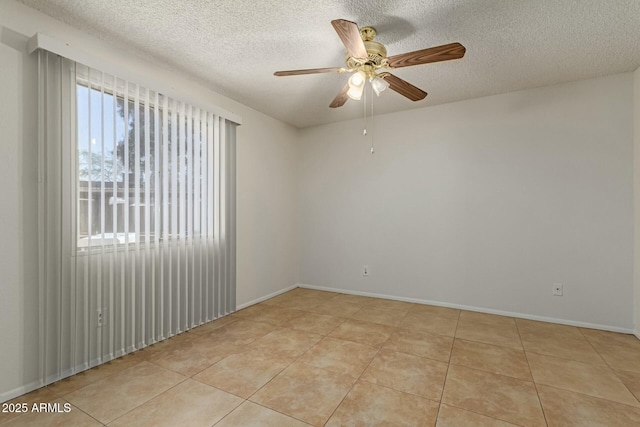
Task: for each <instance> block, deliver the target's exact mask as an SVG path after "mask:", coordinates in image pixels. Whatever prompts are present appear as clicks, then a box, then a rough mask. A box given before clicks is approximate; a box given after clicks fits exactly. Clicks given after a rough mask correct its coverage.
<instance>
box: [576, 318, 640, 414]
mask: <svg viewBox="0 0 640 427" xmlns="http://www.w3.org/2000/svg"><path fill="white" fill-rule="evenodd" d="M577 329H578V331H579V332H580V335H582V337H583V338H584V339H585V340H587V342H588V343H589V345H590V346H591V348H593V350H594V351H595V352H596V353H598V356H600V358H601V359H602V360H603V361H604V363H605V364H606V365H607V367H608V368H609V369H611V372H612V373H613V375H615V377H616V378H617V379H618V381H620V382H621V383H622V385H623V386H624V388H626V389H627V391H628V392H629V393H631V396H633V397H634V399H636V401H637V402H638V403H639V404H640V398H638V397H637V396H636V395H635V393H633V392H632V391H631V389H629V387H627V385H626V384H625V382H624V381H622V379H620V376H619V375H618V374H617V372H616V369H615V368H614V367H613V366H611V365H610V364H609V362H607V359H605V358H604V356H602V354H600V352H599V351H598V349H597V348H596V346H595V345H593V343H592V342H591V340H590V339H589V337H587V336H586V335H585V334H584V332H582V328H577ZM623 370H624V369H621V371H623ZM587 396H588V395H587ZM592 397H596V396H592ZM605 400H608V399H605ZM618 403H622V402H618ZM622 404H623V405H624V403H622Z"/></svg>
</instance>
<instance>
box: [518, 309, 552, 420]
mask: <svg viewBox="0 0 640 427" xmlns="http://www.w3.org/2000/svg"><path fill="white" fill-rule="evenodd" d="M515 324H516V330H517V331H518V338H520V344H521V345H522V350H523V353H524V359H525V360H526V362H527V367H528V368H529V374H531V380H532V382H533V387H534V388H535V389H536V397H537V398H538V405H540V410H541V411H542V417H543V418H544V422H545V424H546V425H547V426H548V425H549V420H548V419H547V413H546V412H545V410H544V406H543V405H542V399H540V391H538V384H537V383H536V378H535V377H534V376H533V371H532V370H531V364H530V363H529V357H527V351H526V349H525V347H524V342H523V341H522V335H521V334H520V327H518V322H517V321H516V322H515Z"/></svg>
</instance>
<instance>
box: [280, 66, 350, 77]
mask: <svg viewBox="0 0 640 427" xmlns="http://www.w3.org/2000/svg"><path fill="white" fill-rule="evenodd" d="M333 71H336V72H337V71H340V68H337V67H331V68H310V69H308V70H289V71H276V72H275V73H273V75H274V76H299V75H301V74H319V73H331V72H333Z"/></svg>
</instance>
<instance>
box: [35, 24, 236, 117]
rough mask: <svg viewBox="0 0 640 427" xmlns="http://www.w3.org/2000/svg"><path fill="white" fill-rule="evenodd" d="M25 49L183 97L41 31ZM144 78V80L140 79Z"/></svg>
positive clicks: (216, 109) (209, 107) (228, 113)
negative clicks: (46, 52)
mask: <svg viewBox="0 0 640 427" xmlns="http://www.w3.org/2000/svg"><path fill="white" fill-rule="evenodd" d="M27 49H28V51H29V53H33V52H35V51H36V50H38V49H42V50H46V51H49V52H52V53H55V54H56V55H60V56H62V57H64V58H68V59H71V60H72V61H75V62H77V63H80V64H83V65H86V66H88V67H91V68H95V69H99V70H102V71H104V72H107V73H109V74H113V75H114V76H117V77H120V78H124V79H126V80H129V81H131V82H134V83H139V84H141V85H142V86H145V87H148V88H150V89H153V90H157V91H158V92H159V93H162V94H165V95H169V96H172V97H175V98H177V99H184V94H182V93H181V94H176V93H175V92H176V91H175V90H164V88H165V87H166V85H164V84H161V83H160V84H159V83H158V82H157V81H148V80H149V79H148V78H145V79H142V78H140V76H138V75H135V73H132V74H134V75H123V70H122V66H120V65H115V64H113V63H111V62H109V61H108V60H105V59H102V58H100V57H99V56H96V55H92V54H90V53H87V52H85V51H83V50H81V49H78V48H76V47H73V46H71V45H70V44H69V43H66V42H63V41H60V40H58V39H56V38H54V37H51V36H48V35H46V34H43V33H36V34H35V35H34V36H33V37H31V39H29V42H28V43H27ZM140 80H146V81H140ZM184 100H185V101H188V102H189V103H190V104H191V105H194V106H198V107H202V108H203V109H205V110H207V111H209V112H211V113H213V114H216V115H218V116H220V117H223V118H224V119H226V120H229V121H231V122H234V123H235V124H237V125H241V124H242V117H241V116H240V115H239V114H236V113H233V112H231V111H228V110H225V109H224V108H221V107H218V106H216V105H212V104H207V105H198V104H200V103H198V102H191V101H190V100H189V99H184Z"/></svg>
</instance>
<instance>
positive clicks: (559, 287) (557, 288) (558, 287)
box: [553, 283, 562, 297]
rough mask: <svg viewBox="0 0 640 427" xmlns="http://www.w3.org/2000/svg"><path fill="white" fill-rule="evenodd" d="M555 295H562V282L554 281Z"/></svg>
mask: <svg viewBox="0 0 640 427" xmlns="http://www.w3.org/2000/svg"><path fill="white" fill-rule="evenodd" d="M553 295H555V296H557V297H561V296H562V283H554V284H553Z"/></svg>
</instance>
